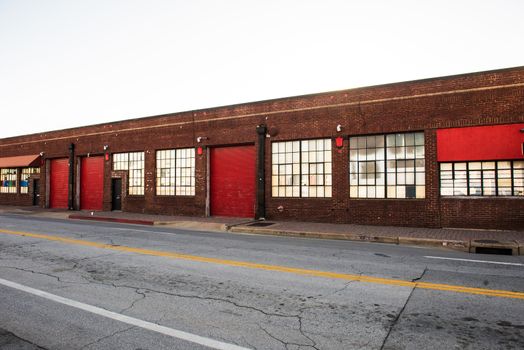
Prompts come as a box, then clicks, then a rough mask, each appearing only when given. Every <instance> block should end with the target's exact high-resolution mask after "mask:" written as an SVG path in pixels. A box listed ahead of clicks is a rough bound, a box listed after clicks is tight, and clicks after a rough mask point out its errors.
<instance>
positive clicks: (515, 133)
mask: <svg viewBox="0 0 524 350" xmlns="http://www.w3.org/2000/svg"><path fill="white" fill-rule="evenodd" d="M523 128H524V123H520V124H506V125H490V126H476V127H469V128H452V129H440V130H437V159H438V161H439V162H448V161H466V160H496V159H522V158H524V156H523V155H522V143H523V142H524V133H522V132H520V129H523Z"/></svg>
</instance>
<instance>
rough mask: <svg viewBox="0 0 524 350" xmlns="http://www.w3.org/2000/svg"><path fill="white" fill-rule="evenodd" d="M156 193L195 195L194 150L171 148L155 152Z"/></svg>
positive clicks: (161, 194)
mask: <svg viewBox="0 0 524 350" xmlns="http://www.w3.org/2000/svg"><path fill="white" fill-rule="evenodd" d="M156 167H157V168H156V194H157V195H159V196H173V195H177V196H194V195H195V150H194V149H193V148H184V149H176V150H175V149H172V150H163V151H157V152H156Z"/></svg>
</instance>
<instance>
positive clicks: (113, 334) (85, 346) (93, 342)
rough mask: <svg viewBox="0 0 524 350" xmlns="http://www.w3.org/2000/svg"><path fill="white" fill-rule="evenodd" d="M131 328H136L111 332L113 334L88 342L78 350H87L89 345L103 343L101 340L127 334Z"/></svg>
mask: <svg viewBox="0 0 524 350" xmlns="http://www.w3.org/2000/svg"><path fill="white" fill-rule="evenodd" d="M133 328H136V326H131V327H127V328H124V329H121V330H118V331H116V332H113V333H111V334H109V335H106V336H103V337H101V338H98V339H97V340H95V341H92V342H90V343H87V344H85V345H83V346H82V347H81V348H80V349H85V348H87V347H89V346H91V345H95V344H98V343H100V342H101V341H103V340H106V339H108V338H111V337H114V336H115V335H117V334H120V333H125V332H127V331H129V330H131V329H133Z"/></svg>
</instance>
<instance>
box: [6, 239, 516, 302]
mask: <svg viewBox="0 0 524 350" xmlns="http://www.w3.org/2000/svg"><path fill="white" fill-rule="evenodd" d="M0 233H4V234H8V235H15V236H24V237H31V238H38V239H44V240H48V241H55V242H61V243H66V244H74V245H79V246H86V247H94V248H101V249H108V250H114V251H120V252H128V253H136V254H142V255H150V256H158V257H164V258H170V259H180V260H188V261H196V262H205V263H210V264H217V265H226V266H236V267H243V268H248V269H256V270H265V271H275V272H284V273H291V274H295V275H303V276H314V277H322V278H331V279H339V280H346V281H358V282H364V283H374V284H382V285H390V286H398V287H411V288H415V287H416V288H420V289H429V290H440V291H447V292H455V293H465V294H476V295H486V296H492V297H499V298H511V299H524V292H512V291H507V290H496V289H485V288H470V287H463V286H455V285H449V284H440V283H427V282H411V281H403V280H398V279H392V278H379V277H371V276H362V275H354V274H347V273H336V272H327V271H319V270H309V269H300V268H294V267H286V266H279V265H267V264H257V263H251V262H246V261H236V260H225V259H217V258H208V257H204V256H197V255H188V254H180V253H174V252H166V251H160V250H151V249H142V248H134V247H127V246H120V245H112V244H104V243H98V242H92V241H85V240H80V239H73V238H65V237H60V236H52V235H44V234H39V233H30V232H20V231H10V230H3V229H0Z"/></svg>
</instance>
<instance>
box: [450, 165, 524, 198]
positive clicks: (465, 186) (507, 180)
mask: <svg viewBox="0 0 524 350" xmlns="http://www.w3.org/2000/svg"><path fill="white" fill-rule="evenodd" d="M523 168H524V161H489V162H458V163H440V194H441V195H442V196H524V185H523V181H524V176H523V172H524V170H523Z"/></svg>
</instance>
